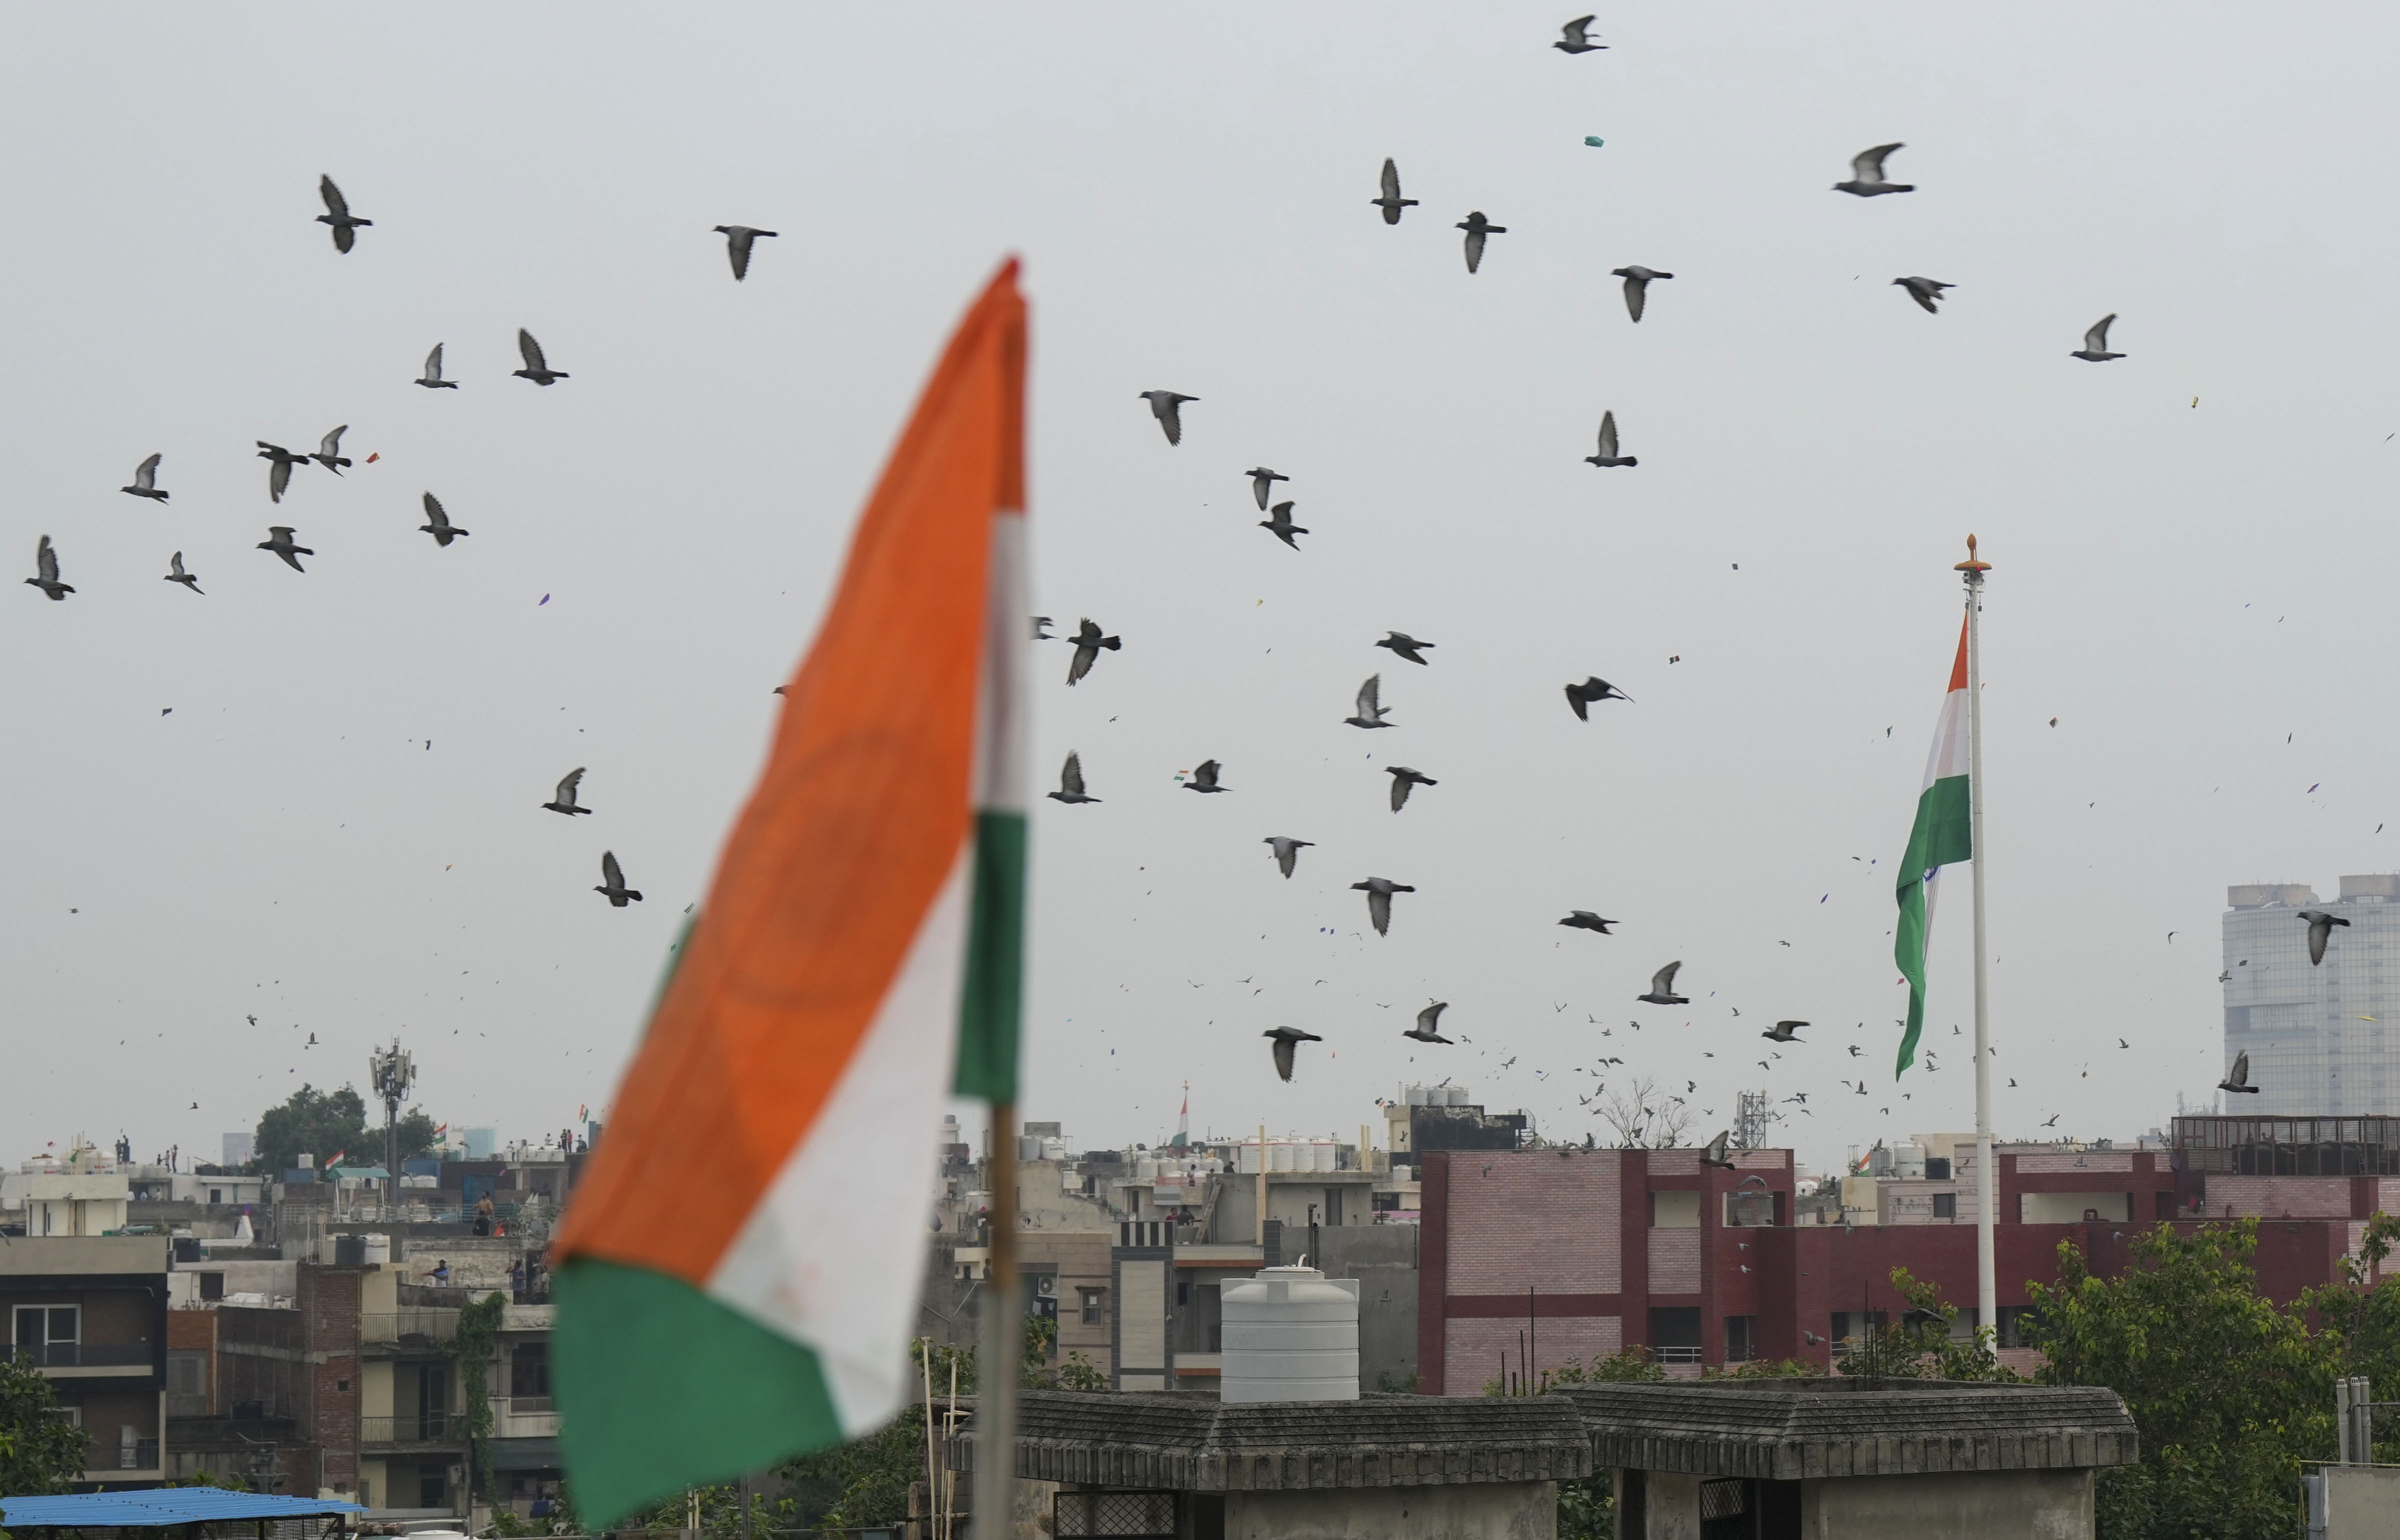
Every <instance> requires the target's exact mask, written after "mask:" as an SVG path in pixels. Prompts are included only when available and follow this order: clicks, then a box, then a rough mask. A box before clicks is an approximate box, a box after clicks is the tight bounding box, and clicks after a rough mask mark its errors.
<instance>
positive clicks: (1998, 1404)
mask: <svg viewBox="0 0 2400 1540" xmlns="http://www.w3.org/2000/svg"><path fill="white" fill-rule="evenodd" d="M1557 1394H1558V1395H1560V1396H1562V1397H1565V1398H1566V1399H1568V1400H1570V1401H1572V1402H1573V1403H1574V1404H1575V1409H1576V1410H1577V1411H1579V1412H1580V1413H1581V1414H1582V1417H1583V1422H1584V1425H1585V1427H1586V1429H1587V1430H1588V1431H1589V1434H1590V1437H1591V1444H1592V1458H1593V1461H1594V1463H1595V1464H1596V1465H1600V1466H1602V1467H1610V1466H1614V1467H1618V1468H1623V1469H1629V1470H1657V1471H1676V1472H1682V1473H1684V1474H1689V1475H1698V1476H1719V1477H1728V1476H1744V1477H1753V1478H1759V1479H1769V1480H1780V1481H1792V1480H1801V1479H1808V1478H1816V1477H1828V1476H1899V1475H1920V1474H1935V1473H1942V1472H1967V1471H2006V1470H2048V1469H2078V1468H2094V1467H2099V1466H2105V1465H2131V1464H2133V1463H2134V1461H2135V1460H2136V1459H2138V1458H2139V1457H2140V1440H2139V1439H2138V1438H2137V1437H2136V1435H2135V1433H2134V1419H2133V1417H2132V1415H2131V1414H2130V1413H2128V1412H2127V1411H2125V1403H2124V1402H2123V1401H2122V1400H2121V1399H2120V1398H2119V1397H2118V1395H2117V1393H2116V1392H2115V1391H2113V1390H2107V1389H2103V1388H2100V1387H2097V1386H2084V1385H2027V1384H2005V1383H1959V1382H1956V1381H1941V1380H1885V1381H1882V1382H1880V1383H1879V1384H1875V1385H1870V1384H1869V1383H1866V1382H1864V1381H1862V1380H1859V1379H1851V1378H1818V1379H1788V1380H1786V1379H1775V1380H1767V1379H1760V1380H1715V1381H1704V1382H1698V1383H1693V1382H1684V1383H1666V1384H1659V1383H1628V1384H1599V1385H1570V1386H1567V1387H1566V1388H1564V1389H1563V1390H1561V1391H1560V1392H1558V1393H1557Z"/></svg>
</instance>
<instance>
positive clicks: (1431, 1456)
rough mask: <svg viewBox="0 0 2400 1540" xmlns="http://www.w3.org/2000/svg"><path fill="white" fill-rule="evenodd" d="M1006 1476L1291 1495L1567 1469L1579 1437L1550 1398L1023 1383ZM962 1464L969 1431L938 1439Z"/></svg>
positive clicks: (1586, 1448) (1577, 1424)
mask: <svg viewBox="0 0 2400 1540" xmlns="http://www.w3.org/2000/svg"><path fill="white" fill-rule="evenodd" d="M1016 1415H1017V1439H1016V1474H1017V1476H1018V1477H1019V1478H1021V1479H1030V1480H1042V1481H1074V1482H1084V1483H1093V1484H1098V1485H1106V1486H1122V1487H1149V1488H1152V1489H1158V1488H1172V1489H1175V1490H1178V1491H1183V1492H1302V1491H1312V1490H1325V1489H1336V1488H1345V1487H1398V1486H1457V1485H1466V1484H1477V1483H1485V1482H1495V1481H1556V1480H1571V1479H1575V1478H1578V1477H1583V1476H1589V1475H1590V1474H1591V1470H1592V1462H1591V1446H1590V1440H1589V1438H1587V1437H1586V1436H1585V1433H1584V1429H1583V1425H1582V1423H1581V1421H1580V1420H1579V1419H1578V1418H1577V1416H1576V1414H1575V1407H1574V1406H1573V1405H1571V1404H1570V1403H1568V1402H1567V1401H1565V1400H1563V1399H1561V1397H1555V1396H1550V1397H1515V1398H1505V1399H1504V1398H1490V1399H1487V1398H1484V1397H1472V1398H1467V1397H1455V1398H1453V1397H1437V1396H1385V1395H1367V1396H1362V1397H1359V1398H1358V1399H1357V1400H1356V1401H1262V1402H1248V1403H1244V1404H1239V1405H1232V1406H1228V1405H1225V1404H1223V1403H1221V1402H1220V1401H1219V1400H1218V1399H1217V1398H1216V1394H1215V1393H1214V1392H1213V1391H1202V1392H1193V1393H1184V1394H1175V1393H1168V1394H1164V1395H1109V1394H1088V1393H1079V1392H1073V1391H1042V1390H1029V1391H1025V1392H1023V1393H1022V1394H1021V1395H1020V1397H1019V1398H1018V1402H1017V1414H1016ZM950 1464H951V1465H952V1467H953V1468H956V1469H961V1470H965V1469H972V1468H973V1466H974V1445H973V1439H972V1435H971V1434H970V1436H968V1437H963V1438H953V1439H952V1440H951V1441H950Z"/></svg>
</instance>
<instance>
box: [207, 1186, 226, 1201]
mask: <svg viewBox="0 0 2400 1540" xmlns="http://www.w3.org/2000/svg"><path fill="white" fill-rule="evenodd" d="M209 1201H210V1202H211V1203H223V1202H225V1189H224V1188H222V1187H211V1188H210V1189H209Z"/></svg>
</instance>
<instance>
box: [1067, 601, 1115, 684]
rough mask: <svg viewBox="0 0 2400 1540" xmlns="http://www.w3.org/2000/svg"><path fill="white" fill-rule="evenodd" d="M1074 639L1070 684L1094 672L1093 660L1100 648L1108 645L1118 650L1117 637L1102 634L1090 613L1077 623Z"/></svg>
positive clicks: (1070, 663) (1068, 665) (1068, 678)
mask: <svg viewBox="0 0 2400 1540" xmlns="http://www.w3.org/2000/svg"><path fill="white" fill-rule="evenodd" d="M1074 641H1075V656H1074V657H1073V658H1072V659H1071V660H1070V661H1069V662H1068V664H1067V683H1069V684H1070V685H1071V684H1073V683H1074V682H1075V681H1076V680H1078V679H1080V678H1082V677H1083V676H1084V675H1086V674H1089V673H1091V672H1092V662H1093V660H1095V659H1097V658H1098V657H1099V655H1100V648H1102V647H1106V648H1108V649H1109V650H1110V651H1111V652H1114V651H1116V650H1118V643H1117V639H1116V638H1115V637H1113V636H1103V635H1101V634H1100V628H1099V627H1098V626H1096V625H1094V624H1092V618H1091V617H1090V616H1088V615H1086V616H1085V617H1084V619H1083V620H1082V621H1081V622H1079V623H1078V624H1077V625H1076V627H1075V637H1074Z"/></svg>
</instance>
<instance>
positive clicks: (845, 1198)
mask: <svg viewBox="0 0 2400 1540" xmlns="http://www.w3.org/2000/svg"><path fill="white" fill-rule="evenodd" d="M1025 348H1026V315H1025V303H1024V300H1023V298H1022V297H1021V296H1020V295H1019V294H1018V293H1017V289H1016V263H1015V262H1013V261H1012V262H1010V263H1009V264H1008V265H1007V266H1004V267H1002V269H1001V271H1000V273H999V274H998V276H996V277H995V278H994V279H992V281H991V284H990V286H989V288H987V289H986V290H985V292H984V293H983V295H982V297H981V298H980V299H978V300H977V301H976V302H975V306H974V307H973V308H971V309H970V310H969V311H968V312H967V315H966V318H965V320H962V321H961V323H960V325H959V328H958V330H957V332H956V333H955V334H953V335H952V337H951V339H950V342H949V346H948V349H947V350H946V351H945V352H944V354H943V356H942V358H941V361H940V362H939V363H938V364H936V365H935V367H934V375H933V378H932V379H931V380H930V381H929V382H928V383H927V385H926V387H925V389H924V393H923V395H922V396H921V397H920V400H919V402H918V404H917V410H916V414H915V416H913V417H912V418H911V420H910V421H909V423H908V426H907V429H905V430H904V431H903V432H902V434H901V436H900V442H899V443H898V445H897V447H895V448H894V449H893V453H892V457H891V459H890V461H889V462H888V463H887V464H886V466H885V467H884V471H883V477H882V480H881V481H880V483H879V484H878V485H877V487H876V490H875V493H874V495H873V496H872V497H870V498H869V499H868V502H867V505H866V512H865V513H864V514H863V515H862V516H861V518H860V520H859V524H858V528H857V531H856V533H855V534H854V535H853V537H852V542H851V548H850V553H849V557H848V561H847V565H846V566H845V567H844V570H843V573H842V578H841V583H840V587H839V589H838V590H837V592H836V593H835V594H834V596H833V599H832V602H831V605H830V606H829V608H828V609H827V612H826V615H825V621H824V624H823V627H822V629H821V630H820V631H819V633H818V634H817V638H816V641H815V644H814V645H813V646H812V647H811V648H810V651H809V654H808V657H807V659H806V660H805V661H803V662H802V663H801V665H800V668H799V671H798V674H796V675H794V676H793V677H792V680H791V682H790V683H789V684H788V685H787V686H786V687H785V688H784V715H783V720H782V723H781V725H780V726H779V727H778V729H776V735H775V741H774V744H773V747H772V749H771V750H770V755H769V757H768V762H767V767H766V769H765V770H764V771H763V772H762V773H761V775H760V777H759V779H758V784H757V789H756V790H755V791H754V792H753V793H752V795H751V798H750V802H749V805H748V806H747V807H746V808H744V809H743V812H742V814H741V816H740V818H739V819H738V820H737V821H736V822H735V824H734V825H733V829H732V832H731V834H730V836H729V837H728V838H727V839H726V843H725V849H724V852H723V853H722V855H721V856H720V857H719V860H718V865H717V869H716V878H715V880H714V881H713V883H712V884H711V886H710V889H709V892H708V897H707V901H706V902H705V903H704V904H703V905H702V906H701V911H700V918H699V920H698V921H697V922H696V923H695V924H694V925H693V927H692V929H691V930H690V932H689V938H688V940H687V941H686V942H685V944H684V945H683V946H682V947H681V948H680V949H679V951H678V952H677V954H676V955H677V958H678V961H677V962H676V963H675V969H674V974H673V976H672V977H671V978H670V979H669V980H668V981H667V983H666V985H665V987H664V988H662V990H661V994H660V999H659V1002H658V1006H657V1009H656V1011H655V1013H654V1015H652V1017H651V1020H650V1026H649V1030H648V1035H647V1037H646V1038H645V1039H644V1040H643V1043H642V1045H641V1048H640V1050H639V1052H638V1053H637V1054H636V1056H635V1057H634V1062H633V1064H632V1066H631V1067H630V1068H629V1069H628V1070H627V1071H626V1073H625V1078H624V1082H623V1083H622V1085H621V1086H620V1089H619V1092H618V1094H617V1097H616V1100H615V1103H614V1105H613V1107H612V1108H611V1117H610V1121H609V1124H608V1137H607V1138H606V1139H604V1140H602V1141H601V1142H600V1143H599V1144H597V1145H596V1146H594V1148H593V1161H592V1165H591V1168H590V1170H589V1172H588V1173H587V1174H586V1175H585V1176H584V1177H583V1179H582V1180H581V1182H580V1185H579V1186H578V1188H577V1190H576V1193H575V1198H574V1202H573V1203H572V1204H571V1205H570V1206H568V1209H567V1212H566V1220H565V1224H564V1226H563V1228H562V1231H561V1233H560V1235H559V1238H558V1242H557V1245H556V1247H555V1250H554V1266H555V1270H556V1271H555V1274H554V1282H553V1288H554V1298H555V1300H556V1302H557V1306H558V1311H557V1324H556V1329H555V1331H554V1333H553V1341H554V1342H555V1344H556V1346H555V1349H554V1356H555V1359H556V1370H557V1376H558V1379H557V1384H558V1394H559V1402H560V1411H561V1414H562V1415H561V1422H562V1432H561V1438H562V1442H563V1444H564V1448H565V1454H566V1468H567V1475H568V1478H569V1479H570V1480H571V1481H572V1483H573V1487H574V1492H575V1497H576V1504H577V1506H578V1508H579V1509H580V1513H581V1517H582V1518H583V1520H584V1521H585V1522H586V1523H587V1524H588V1525H590V1526H592V1527H593V1528H594V1529H595V1530H596V1529H598V1528H602V1527H607V1526H608V1525H612V1524H614V1523H615V1522H616V1520H619V1519H620V1518H622V1517H623V1516H624V1515H625V1514H626V1513H628V1512H629V1511H631V1510H632V1509H633V1508H634V1507H635V1506H637V1505H640V1504H642V1503H645V1502H649V1501H653V1500H655V1499H658V1498H660V1497H663V1496H666V1495H668V1494H670V1493H673V1492H679V1491H681V1490H682V1489H684V1488H685V1487H688V1486H691V1485H695V1484H698V1483H702V1482H708V1481H717V1480H725V1479H730V1478H732V1477H735V1476H738V1475H740V1474H741V1473H743V1472H744V1471H749V1470H755V1469H757V1468H758V1467H760V1466H762V1465H768V1464H770V1463H771V1462H773V1461H775V1460H778V1459H781V1458H783V1457H784V1456H786V1455H790V1454H793V1453H797V1452H799V1451H806V1450H810V1449H814V1448H819V1447H822V1446H825V1445H827V1444H831V1443H835V1442H837V1441H839V1440H841V1439H844V1438H853V1437H856V1436H857V1435H860V1434H862V1433H865V1432H867V1431H869V1430H871V1429H872V1428H874V1427H876V1426H877V1425H879V1424H881V1423H883V1422H884V1421H886V1420H888V1419H889V1418H890V1417H891V1416H892V1415H893V1413H894V1412H896V1411H898V1410H899V1409H900V1407H901V1406H902V1405H903V1404H904V1400H905V1397H906V1395H907V1386H908V1384H909V1383H911V1382H910V1378H909V1371H908V1356H907V1349H908V1340H909V1337H910V1335H911V1332H912V1329H913V1328H914V1327H915V1325H916V1319H917V1301H918V1283H919V1280H920V1276H921V1275H922V1273H923V1268H924V1247H925V1220H924V1203H925V1194H926V1192H929V1191H930V1190H931V1188H932V1184H933V1179H934V1163H935V1154H936V1152H935V1147H934V1129H935V1124H936V1120H937V1119H938V1118H939V1116H940V1113H941V1109H942V1103H943V1097H944V1095H945V1093H947V1092H948V1091H949V1090H950V1089H951V1088H952V1085H953V1079H952V1070H953V1065H955V1066H956V1081H955V1084H956V1086H957V1088H958V1089H959V1090H960V1091H961V1093H963V1094H967V1095H974V1096H986V1097H1002V1096H1010V1095H1013V1094H1014V1093H1015V1090H1016V1031H1017V1012H1016V1004H1017V991H1018V985H1019V980H1020V978H1021V975H1022V961H1021V958H1020V955H1019V952H1020V946H1021V941H1022V936H1023V929H1024V925H1023V911H1024V879H1025V784H1024V774H1023V760H1024V747H1025V744H1024V731H1025V721H1024V702H1023V701H1022V699H1021V693H1020V690H1019V688H1018V685H1017V669H1018V665H1019V663H1020V662H1021V661H1022V654H1023V644H1024V632H1025V609H1026V606H1025V603H1024V587H1025V571H1024V524H1025V520H1024V512H1023V510H1024V503H1025V496H1024V458H1023V437H1024V377H1025ZM703 1153H704V1154H705V1155H706V1157H707V1158H706V1159H704V1160H703V1159H701V1158H700V1157H701V1156H702V1154H703Z"/></svg>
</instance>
